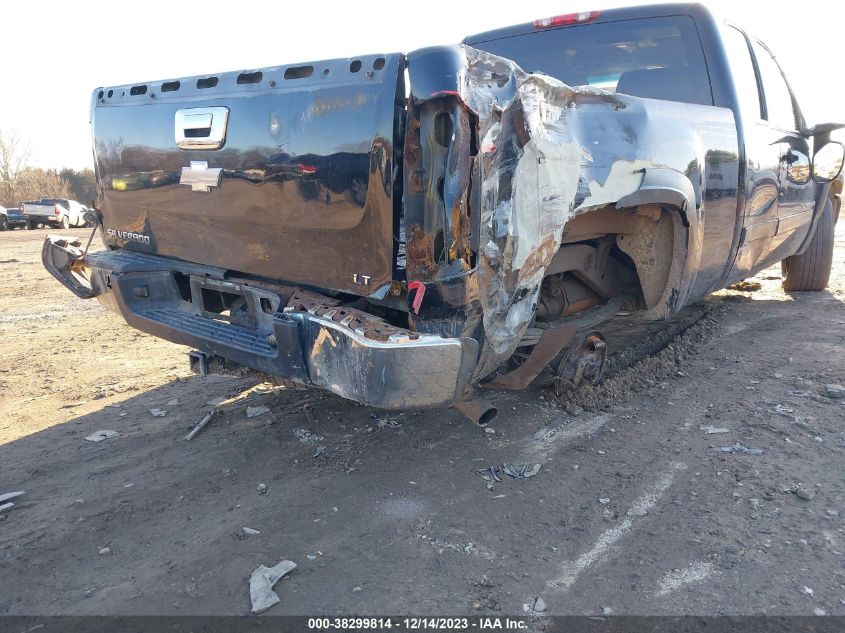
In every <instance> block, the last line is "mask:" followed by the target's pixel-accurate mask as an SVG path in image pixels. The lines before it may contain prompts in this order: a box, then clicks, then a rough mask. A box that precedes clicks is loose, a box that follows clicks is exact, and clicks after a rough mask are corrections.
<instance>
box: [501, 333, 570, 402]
mask: <svg viewBox="0 0 845 633" xmlns="http://www.w3.org/2000/svg"><path fill="white" fill-rule="evenodd" d="M577 333H578V326H577V325H564V326H562V327H558V328H554V329H551V330H546V331H544V332H543V334H542V336H541V337H540V340H539V341H538V342H537V344H536V345H535V346H534V349H532V350H531V353H530V354H529V355H528V358H527V359H526V360H525V362H524V363H522V364H521V365H520V366H519V367H517V368H516V369H514V370H513V371H511V372H509V373H507V374H503V375H500V376H496V378H494V379H493V380H492V381H491V382H490V386H491V387H494V388H496V389H507V390H510V391H519V390H521V389H525V388H526V387H527V386H528V385H530V384H531V382H532V381H533V380H534V379H535V378H536V377H537V376H538V375H539V374H540V372H541V371H543V368H545V366H546V365H548V364H549V363H550V362H551V361H552V360H553V359H554V358H555V356H557V355H558V354H559V353H560V350H562V349H563V347H564V346H565V345H566V344H567V343H568V342H569V341H570V340H572V337H574V336H575V334H577Z"/></svg>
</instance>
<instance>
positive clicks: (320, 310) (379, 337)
mask: <svg viewBox="0 0 845 633" xmlns="http://www.w3.org/2000/svg"><path fill="white" fill-rule="evenodd" d="M338 303H339V302H338V301H337V300H335V299H332V298H330V297H325V296H323V295H320V294H317V293H316V292H308V291H306V290H300V289H298V288H297V289H296V290H295V291H294V293H293V295H292V296H291V298H290V300H289V301H288V304H287V308H289V309H292V310H295V311H299V312H309V313H310V314H313V315H315V316H319V317H324V318H327V319H331V320H332V321H334V322H335V323H339V324H340V325H343V326H345V327H348V328H349V329H351V330H352V331H354V332H358V333H359V334H362V335H363V336H365V337H366V338H368V339H371V340H374V341H387V340H388V339H389V338H390V337H391V336H393V335H395V334H398V335H401V336H406V337H408V338H409V339H411V340H415V339H417V338H419V334H418V333H416V332H411V331H409V330H406V329H403V328H398V327H396V326H394V325H391V324H390V323H388V322H387V321H384V320H383V319H379V318H378V317H375V316H373V315H372V314H368V313H367V312H363V311H361V310H356V309H355V308H350V307H347V306H340V305H339V304H338Z"/></svg>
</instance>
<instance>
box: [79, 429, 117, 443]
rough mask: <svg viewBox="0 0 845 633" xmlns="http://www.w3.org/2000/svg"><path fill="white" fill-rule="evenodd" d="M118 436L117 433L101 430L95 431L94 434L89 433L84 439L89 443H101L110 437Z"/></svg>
mask: <svg viewBox="0 0 845 633" xmlns="http://www.w3.org/2000/svg"><path fill="white" fill-rule="evenodd" d="M118 435H120V433H118V432H117V431H109V430H108V429H103V430H102V431H97V432H96V433H91V435H89V436H88V437H86V438H85V439H86V440H88V441H89V442H102V441H103V440H107V439H109V438H110V437H117V436H118Z"/></svg>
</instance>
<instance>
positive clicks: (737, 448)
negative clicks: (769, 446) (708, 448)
mask: <svg viewBox="0 0 845 633" xmlns="http://www.w3.org/2000/svg"><path fill="white" fill-rule="evenodd" d="M714 450H715V451H716V452H717V453H745V454H747V455H762V454H763V449H762V448H748V447H747V446H743V445H742V444H740V443H739V442H737V443H736V444H734V445H733V446H720V447H718V448H716V449H714Z"/></svg>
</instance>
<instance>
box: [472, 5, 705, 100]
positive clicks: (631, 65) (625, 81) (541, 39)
mask: <svg viewBox="0 0 845 633" xmlns="http://www.w3.org/2000/svg"><path fill="white" fill-rule="evenodd" d="M473 46H474V47H475V48H479V49H481V50H484V51H488V52H490V53H494V54H496V55H501V56H502V57H506V58H508V59H511V60H513V61H515V62H516V63H517V64H519V66H520V67H521V68H522V69H523V70H525V71H527V72H539V73H543V74H546V75H550V76H552V77H555V78H556V79H559V80H561V81H563V82H564V83H566V84H569V85H570V86H592V87H595V88H602V89H604V90H608V91H610V92H620V93H624V94H629V95H632V96H635V97H645V98H651V99H665V100H669V101H680V102H683V103H695V104H700V105H713V94H712V91H711V89H710V78H709V75H708V73H707V66H706V64H705V61H704V52H703V50H702V46H701V39H700V38H699V35H698V30H697V29H696V27H695V22H694V21H693V19H692V18H691V17H689V16H685V15H679V16H668V17H658V18H643V19H635V20H623V21H619V22H606V23H597V24H596V23H594V24H582V25H572V26H565V27H561V28H555V29H548V30H537V31H534V32H532V33H525V34H523V35H514V36H512V37H505V38H502V39H498V40H491V41H487V42H478V43H475V44H473Z"/></svg>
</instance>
